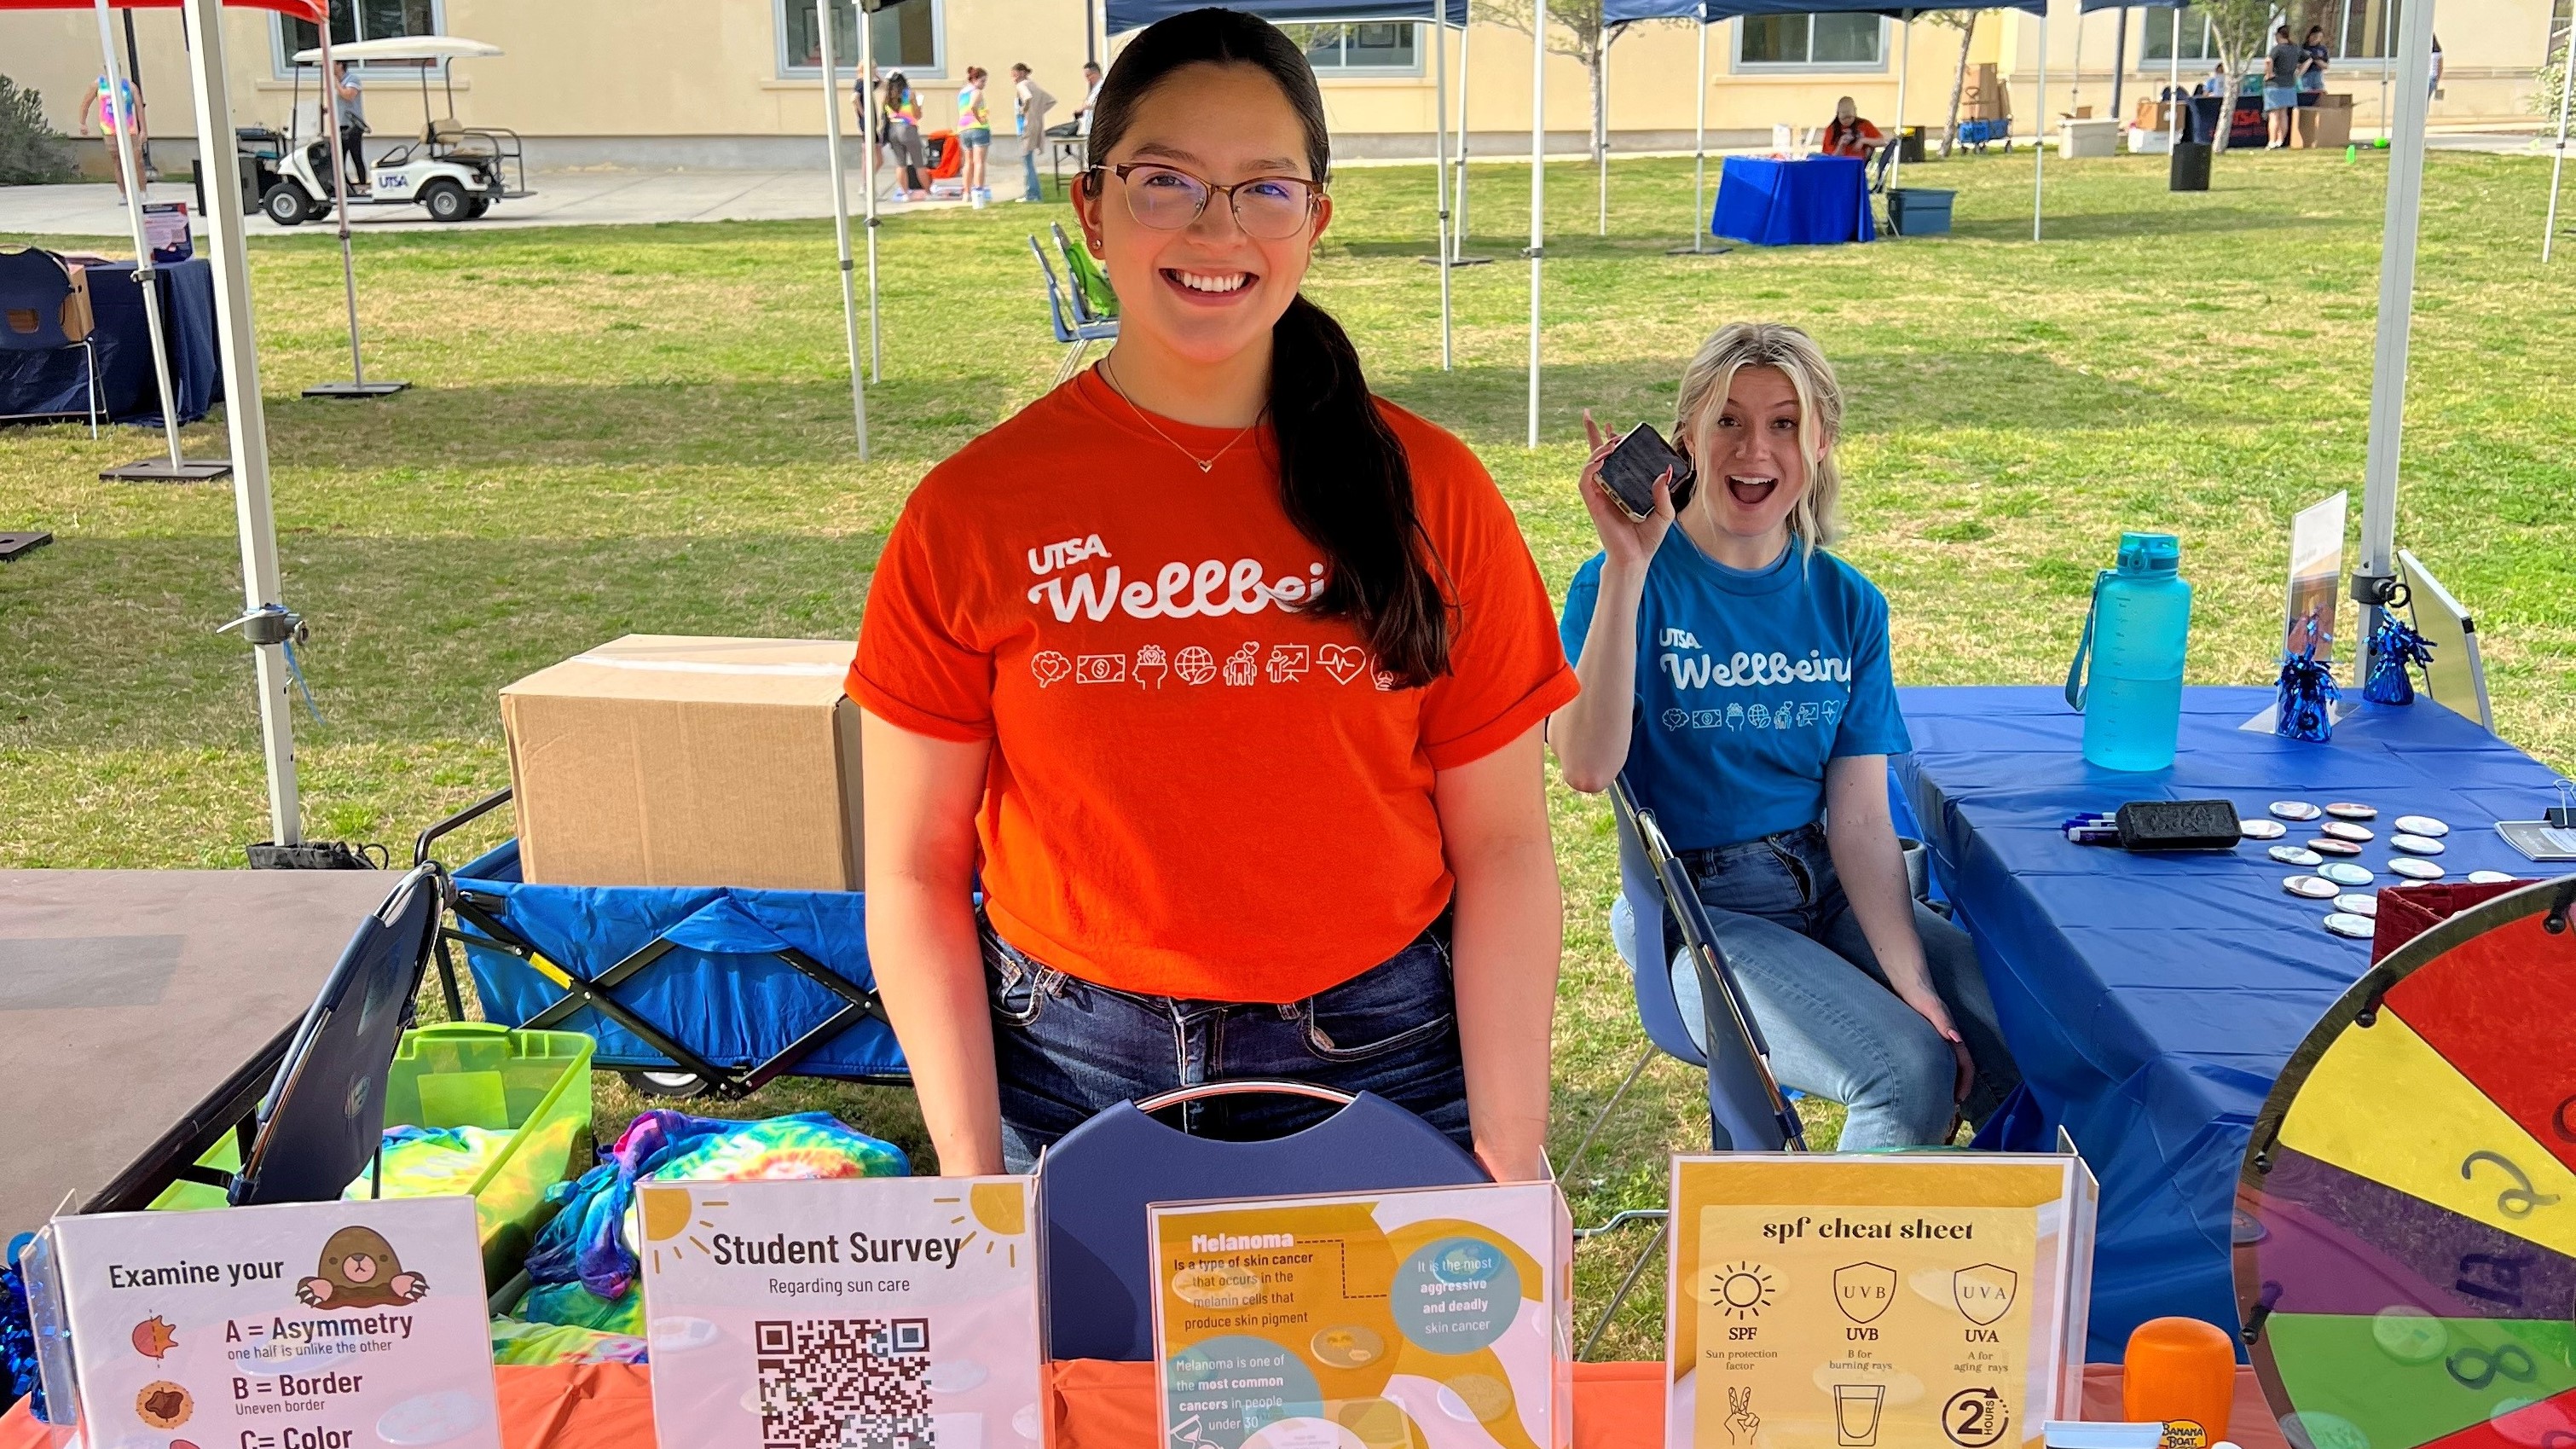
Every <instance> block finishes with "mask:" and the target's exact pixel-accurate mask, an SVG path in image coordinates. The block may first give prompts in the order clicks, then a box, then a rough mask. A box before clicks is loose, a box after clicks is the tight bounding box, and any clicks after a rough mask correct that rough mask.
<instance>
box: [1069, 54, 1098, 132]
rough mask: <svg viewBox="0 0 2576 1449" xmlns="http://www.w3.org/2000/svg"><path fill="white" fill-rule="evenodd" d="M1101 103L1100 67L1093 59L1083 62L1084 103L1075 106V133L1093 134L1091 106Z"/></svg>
mask: <svg viewBox="0 0 2576 1449" xmlns="http://www.w3.org/2000/svg"><path fill="white" fill-rule="evenodd" d="M1099 104H1100V67H1099V66H1098V65H1096V64H1094V63H1093V62H1091V61H1087V60H1086V61H1084V62H1083V63H1082V104H1081V105H1078V106H1076V107H1074V108H1073V120H1074V127H1075V129H1074V134H1075V135H1077V136H1088V135H1090V134H1091V108H1092V107H1094V106H1096V105H1099Z"/></svg>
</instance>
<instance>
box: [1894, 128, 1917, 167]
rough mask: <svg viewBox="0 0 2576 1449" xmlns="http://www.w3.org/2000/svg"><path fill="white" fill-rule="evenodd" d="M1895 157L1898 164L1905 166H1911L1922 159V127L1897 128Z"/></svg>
mask: <svg viewBox="0 0 2576 1449" xmlns="http://www.w3.org/2000/svg"><path fill="white" fill-rule="evenodd" d="M1896 159H1897V161H1898V163H1899V164H1901V165H1906V166H1912V165H1915V164H1917V163H1919V162H1921V161H1922V159H1923V128H1922V127H1921V126H1901V127H1898V128H1897V132H1896Z"/></svg>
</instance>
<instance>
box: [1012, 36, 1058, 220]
mask: <svg viewBox="0 0 2576 1449" xmlns="http://www.w3.org/2000/svg"><path fill="white" fill-rule="evenodd" d="M1011 94H1012V101H1013V104H1012V107H1011V114H1012V118H1013V120H1014V122H1015V123H1016V124H1017V125H1018V126H1019V128H1020V170H1021V172H1022V174H1023V178H1024V179H1025V180H1026V181H1027V182H1028V187H1027V189H1025V190H1023V191H1022V192H1021V193H1020V200H1022V201H1044V200H1046V193H1045V192H1043V191H1040V190H1039V189H1038V152H1039V151H1040V150H1043V149H1044V148H1045V146H1046V118H1047V112H1049V111H1051V110H1054V109H1055V97H1054V96H1051V95H1049V94H1047V89H1046V87H1044V86H1042V85H1039V84H1038V83H1037V79H1036V77H1035V76H1034V75H1032V74H1031V73H1030V71H1029V68H1028V66H1027V64H1026V63H1025V62H1024V63H1022V64H1019V65H1015V66H1012V67H1011Z"/></svg>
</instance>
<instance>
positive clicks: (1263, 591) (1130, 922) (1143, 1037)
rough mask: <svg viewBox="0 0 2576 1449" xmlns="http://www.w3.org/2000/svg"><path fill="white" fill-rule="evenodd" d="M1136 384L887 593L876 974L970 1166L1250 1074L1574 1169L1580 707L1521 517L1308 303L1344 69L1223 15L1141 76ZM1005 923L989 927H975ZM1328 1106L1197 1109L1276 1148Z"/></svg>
mask: <svg viewBox="0 0 2576 1449" xmlns="http://www.w3.org/2000/svg"><path fill="white" fill-rule="evenodd" d="M1091 156H1092V159H1093V161H1094V163H1095V164H1094V165H1093V167H1092V169H1090V170H1089V171H1087V172H1086V173H1085V174H1084V175H1083V177H1082V178H1081V182H1080V185H1079V186H1078V187H1077V189H1076V192H1075V196H1074V204H1075V209H1076V212H1077V214H1078V216H1079V218H1080V220H1081V223H1082V229H1083V235H1084V239H1085V241H1086V243H1087V244H1088V245H1089V247H1090V249H1091V250H1092V251H1093V252H1094V253H1095V254H1096V255H1098V256H1099V257H1100V258H1101V259H1102V264H1103V266H1104V267H1105V268H1106V269H1107V272H1108V275H1109V278H1110V281H1111V282H1112V284H1113V285H1115V286H1116V287H1117V289H1118V297H1119V311H1120V324H1119V325H1120V335H1119V339H1118V343H1117V345H1116V347H1114V348H1113V349H1112V350H1111V351H1110V353H1109V355H1108V357H1107V358H1106V359H1104V360H1103V361H1102V363H1101V364H1100V365H1099V366H1098V367H1097V368H1095V369H1093V370H1091V371H1089V372H1086V373H1084V374H1082V375H1081V376H1079V377H1077V378H1075V379H1074V380H1073V381H1071V382H1069V383H1067V384H1065V385H1064V386H1062V387H1060V388H1058V389H1056V390H1055V391H1054V392H1052V393H1050V394H1048V395H1047V396H1045V397H1043V398H1041V399H1039V400H1038V401H1037V402H1035V403H1033V404H1031V405H1030V406H1029V407H1028V408H1026V409H1025V410H1023V411H1022V412H1020V413H1019V414H1018V415H1017V416H1015V417H1013V418H1011V419H1010V420H1009V421H1007V422H1005V423H1003V424H1002V425H1001V426H999V427H997V428H995V429H994V430H993V431H991V432H989V433H987V434H985V435H984V436H983V437H981V438H978V439H977V440H975V441H974V442H972V443H970V444H968V445H967V446H966V447H965V448H964V449H963V450H962V451H960V452H959V453H958V454H957V455H956V456H955V457H953V458H951V459H949V460H948V461H947V462H945V463H942V464H941V465H940V466H939V467H937V468H935V469H933V470H932V471H931V473H930V475H929V477H927V478H926V479H924V480H923V482H922V484H921V486H920V488H919V489H918V490H917V491H916V492H915V493H914V494H913V496H912V498H911V500H910V502H909V503H907V504H906V506H905V508H904V512H903V516H902V517H901V518H900V519H899V520H898V521H897V522H896V524H895V527H894V530H893V532H892V534H891V535H890V536H889V537H888V539H887V541H886V547H885V553H884V555H883V557H882V558H881V559H880V560H879V562H878V566H877V572H876V575H875V578H874V580H873V582H872V583H871V585H870V590H869V595H868V606H867V617H866V621H865V623H864V625H863V627H862V629H861V632H860V636H859V649H858V657H857V659H856V661H855V662H854V664H853V665H852V667H851V674H850V694H851V696H852V698H854V699H856V700H857V701H858V702H859V704H860V705H861V706H862V708H863V709H864V710H865V711H866V718H865V722H864V731H865V735H864V740H865V756H864V758H865V766H864V773H865V783H866V796H867V803H866V817H867V889H868V949H869V954H870V956H871V958H872V959H873V961H874V963H875V968H876V973H877V981H878V985H879V989H880V990H881V991H882V992H883V993H884V998H885V1004H886V1009H887V1011H888V1013H889V1015H890V1016H891V1018H892V1019H893V1022H894V1026H895V1030H896V1032H897V1034H898V1035H899V1036H900V1037H901V1038H902V1041H903V1044H904V1051H905V1054H906V1056H907V1058H908V1060H909V1061H910V1063H911V1067H912V1075H913V1082H914V1086H915V1088H916V1090H917V1091H918V1093H919V1096H920V1100H921V1108H922V1116H923V1120H924V1123H925V1125H926V1126H927V1128H928V1131H929V1134H930V1137H931V1140H932V1142H933V1143H934V1144H935V1145H936V1147H937V1148H938V1152H939V1165H940V1169H941V1170H942V1171H943V1172H946V1173H950V1174H959V1173H978V1172H992V1171H996V1170H999V1169H1003V1168H1009V1169H1013V1170H1025V1169H1026V1168H1027V1167H1028V1166H1029V1164H1030V1163H1031V1162H1032V1160H1033V1159H1034V1158H1035V1157H1036V1155H1037V1153H1038V1152H1039V1150H1040V1149H1042V1148H1043V1147H1045V1146H1046V1145H1047V1144H1048V1143H1050V1142H1052V1141H1054V1140H1055V1139H1057V1138H1058V1137H1061V1136H1062V1135H1063V1134H1064V1133H1065V1132H1067V1131H1070V1130H1071V1129H1072V1128H1074V1127H1076V1126H1078V1125H1080V1124H1081V1123H1082V1122H1083V1121H1084V1120H1086V1119H1087V1118H1089V1117H1090V1116H1091V1115H1092V1114H1093V1113H1095V1112H1097V1111H1099V1110H1100V1109H1101V1108H1104V1107H1107V1106H1110V1105H1112V1104H1114V1103H1117V1102H1121V1101H1126V1100H1129V1099H1132V1098H1136V1097H1140V1096H1144V1095H1146V1094H1148V1093H1152V1092H1156V1091H1161V1090H1164V1089H1168V1088H1171V1087H1175V1086H1181V1085H1186V1084H1193V1083H1198V1082H1206V1081H1219V1080H1226V1079H1230V1078H1248V1077H1293V1078H1299V1079H1302V1080H1305V1081H1310V1082H1316V1083H1321V1084H1325V1085H1329V1086H1336V1087H1340V1088H1342V1089H1344V1090H1350V1091H1358V1090H1362V1089H1368V1090H1374V1091H1376V1092H1378V1093H1379V1094H1380V1095H1382V1096H1386V1097H1390V1098H1392V1099H1394V1100H1395V1101H1397V1102H1399V1103H1401V1104H1403V1105H1405V1106H1408V1107H1410V1108H1412V1109H1413V1110H1414V1111H1416V1112H1418V1113H1420V1114H1421V1115H1423V1116H1424V1117H1425V1118H1427V1119H1429V1120H1430V1121H1431V1122H1432V1123H1434V1124H1435V1125H1437V1126H1439V1127H1440V1128H1442V1129H1443V1130H1444V1131H1446V1132H1448V1133H1449V1134H1450V1135H1451V1136H1452V1137H1453V1138H1455V1139H1457V1140H1458V1141H1459V1142H1460V1143H1461V1144H1462V1145H1466V1146H1470V1147H1472V1149H1473V1150H1474V1151H1475V1153H1476V1154H1477V1155H1478V1157H1479V1158H1480V1159H1481V1160H1482V1161H1483V1162H1484V1163H1485V1165H1486V1166H1487V1168H1488V1169H1489V1170H1491V1171H1492V1172H1493V1173H1494V1174H1495V1175H1496V1176H1498V1177H1504V1178H1528V1177H1532V1176H1535V1175H1536V1174H1537V1173H1538V1171H1539V1162H1540V1148H1541V1145H1542V1142H1543V1140H1544V1137H1545V1134H1546V1127H1547V1103H1548V1077H1549V1074H1548V1028H1549V1022H1550V1017H1551V1014H1552V1011H1553V1007H1554V1002H1555V987H1556V971H1557V960H1558V951H1559V945H1560V941H1559V927H1560V901H1559V897H1558V892H1557V878H1556V863H1555V855H1554V851H1553V848H1552V847H1551V845H1550V842H1549V839H1548V821H1547V809H1546V799H1545V792H1544V783H1543V781H1544V777H1543V775H1542V772H1541V763H1540V739H1539V730H1540V726H1541V723H1542V722H1543V721H1544V719H1545V718H1546V716H1547V714H1548V712H1549V711H1551V710H1553V709H1555V708H1557V707H1558V706H1560V705H1562V704H1564V703H1565V702H1566V701H1567V700H1569V699H1571V698H1572V697H1573V694H1574V691H1575V684H1574V679H1573V675H1572V672H1571V671H1570V670H1569V669H1568V668H1567V667H1566V664H1565V657H1564V651H1563V649H1562V647H1561V646H1560V645H1559V644H1558V642H1557V638H1556V635H1555V632H1554V629H1553V626H1552V624H1551V621H1550V614H1549V608H1548V599H1547V595H1546V591H1545V588H1544V586H1543V585H1542V584H1541V582H1540V580H1539V577H1538V571H1537V569H1536V567H1535V566H1534V565H1533V564H1532V562H1531V560H1530V555H1529V549H1528V546H1527V545H1526V544H1525V543H1524V542H1523V541H1522V539H1521V536H1520V532H1519V529H1518V527H1517V525H1516V523H1515V521H1514V519H1513V516H1512V513H1511V510H1510V508H1509V507H1508V506H1507V505H1506V504H1505V503H1504V502H1503V499H1502V497H1501V495H1500V493H1499V492H1498V491H1497V490H1496V489H1495V487H1494V484H1493V481H1492V480H1491V479H1490V478H1489V477H1487V476H1486V474H1485V471H1484V469H1483V468H1482V466H1480V465H1479V464H1478V463H1477V461H1476V458H1475V455H1474V454H1472V453H1470V452H1469V451H1468V450H1467V448H1466V446H1465V445H1464V444H1462V443H1460V442H1459V441H1458V440H1457V439H1456V438H1453V437H1451V436H1450V435H1449V434H1447V433H1445V432H1442V431H1441V430H1440V429H1438V428H1436V427H1434V426H1432V425H1431V424H1429V423H1427V422H1425V421H1423V420H1422V419H1420V418H1418V417H1416V416H1414V415H1413V414H1411V413H1409V412H1406V411H1404V410H1403V409H1401V408H1398V407H1395V406H1394V405H1392V404H1389V403H1385V402H1381V401H1378V400H1377V399H1375V398H1373V397H1371V396H1370V395H1369V392H1368V387H1367V383H1366V380H1365V379H1364V378H1363V376H1362V374H1361V369H1360V362H1359V356H1358V353H1357V352H1356V350H1355V349H1354V348H1353V347H1352V345H1351V342H1350V339H1349V338H1348V337H1347V336H1346V335H1345V334H1344V333H1343V331H1342V329H1341V327H1340V326H1339V325H1338V324H1336V323H1335V322H1334V321H1333V319H1332V318H1331V317H1330V316H1329V315H1327V314H1326V313H1325V312H1324V311H1323V310H1322V309H1320V308H1318V307H1316V306H1315V305H1314V304H1313V303H1311V302H1308V301H1306V300H1305V299H1304V298H1302V297H1300V296H1299V295H1298V286H1299V283H1300V282H1301V280H1302V279H1303V278H1304V276H1305V273H1306V268H1307V265H1308V262H1309V260H1310V259H1311V256H1312V253H1313V250H1314V246H1315V243H1316V240H1317V238H1318V237H1319V236H1321V234H1322V233H1323V230H1324V228H1325V226H1326V225H1327V224H1328V223H1329V222H1330V220H1331V217H1332V202H1331V200H1330V198H1329V197H1328V196H1327V195H1326V194H1325V181H1326V177H1327V171H1328V165H1329V159H1330V158H1329V152H1328V147H1327V141H1326V136H1325V129H1324V113H1323V105H1322V101H1321V98H1320V96H1319V95H1318V93H1317V91H1316V88H1315V81H1314V77H1313V73H1312V72H1311V71H1310V70H1309V69H1308V68H1307V66H1306V62H1305V60H1304V58H1303V56H1302V55H1301V53H1300V52H1299V50H1298V48H1297V46H1296V45H1295V43H1293V42H1292V41H1290V40H1289V39H1288V38H1287V37H1286V36H1284V35H1282V34H1281V33H1280V32H1279V31H1278V30H1277V29H1275V28H1273V27H1272V26H1270V25H1269V24H1267V23H1265V22H1263V21H1260V20H1256V19H1253V18H1251V17H1249V16H1246V15H1243V14H1240V13H1237V12H1232V11H1225V10H1214V9H1210V10H1198V11H1193V12H1190V13H1188V14H1185V15H1180V16H1175V17H1173V18H1171V19H1168V20H1165V21H1163V22H1161V23H1160V24H1157V25H1155V26H1153V27H1152V28H1150V29H1148V30H1146V31H1145V32H1144V33H1143V34H1142V35H1140V36H1138V37H1137V39H1136V40H1135V41H1134V42H1133V43H1132V44H1130V45H1129V46H1128V47H1127V48H1126V49H1125V50H1123V51H1122V52H1121V53H1120V55H1119V57H1118V61H1117V64H1116V66H1115V67H1114V68H1113V69H1112V70H1111V72H1110V75H1109V78H1108V80H1107V81H1106V82H1105V83H1104V84H1103V86H1102V88H1101V91H1100V97H1099V101H1098V104H1097V108H1096V110H1095V111H1094V120H1093V124H1092V134H1091ZM979 878H980V885H981V888H982V891H983V893H984V896H983V903H982V909H981V911H980V912H979V911H978V909H977V907H976V905H975V903H974V898H973V897H974V892H975V891H976V889H977V887H978V883H979ZM1323 1110H1324V1109H1323V1108H1321V1107H1320V1106H1318V1105H1317V1104H1315V1103H1313V1102H1309V1101H1302V1100H1296V1099H1278V1098H1272V1097H1236V1098H1217V1099H1212V1100H1209V1101H1205V1102H1200V1103H1195V1104H1192V1105H1190V1106H1188V1107H1186V1108H1184V1109H1183V1112H1184V1119H1183V1125H1184V1126H1185V1127H1187V1128H1188V1129H1189V1130H1191V1131H1193V1132H1200V1133H1204V1134H1206V1135H1211V1136H1248V1137H1262V1136H1273V1135H1277V1134H1279V1133H1281V1132H1284V1131H1289V1130H1294V1129H1295V1128H1297V1127H1301V1126H1304V1125H1307V1124H1308V1123H1310V1122H1311V1121H1313V1120H1314V1119H1315V1118H1316V1117H1318V1116H1320V1115H1321V1114H1322V1112H1323Z"/></svg>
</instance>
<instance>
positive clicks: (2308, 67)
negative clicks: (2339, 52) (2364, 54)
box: [2299, 25, 2334, 95]
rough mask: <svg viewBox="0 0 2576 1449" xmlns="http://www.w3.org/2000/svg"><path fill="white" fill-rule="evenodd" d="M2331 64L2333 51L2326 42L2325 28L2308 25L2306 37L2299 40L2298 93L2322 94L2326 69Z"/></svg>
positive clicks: (2324, 86)
mask: <svg viewBox="0 0 2576 1449" xmlns="http://www.w3.org/2000/svg"><path fill="white" fill-rule="evenodd" d="M2333 64H2334V51H2333V50H2332V49H2331V48H2330V47H2328V46H2327V44H2326V28H2325V27H2324V26H2322V25H2311V26H2309V27H2308V35H2307V38H2306V39H2305V40H2302V41H2300V42H2299V93H2300V94H2302V95H2310V94H2314V95H2323V94H2324V93H2325V88H2326V69H2327V67H2329V66H2331V65H2333Z"/></svg>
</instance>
